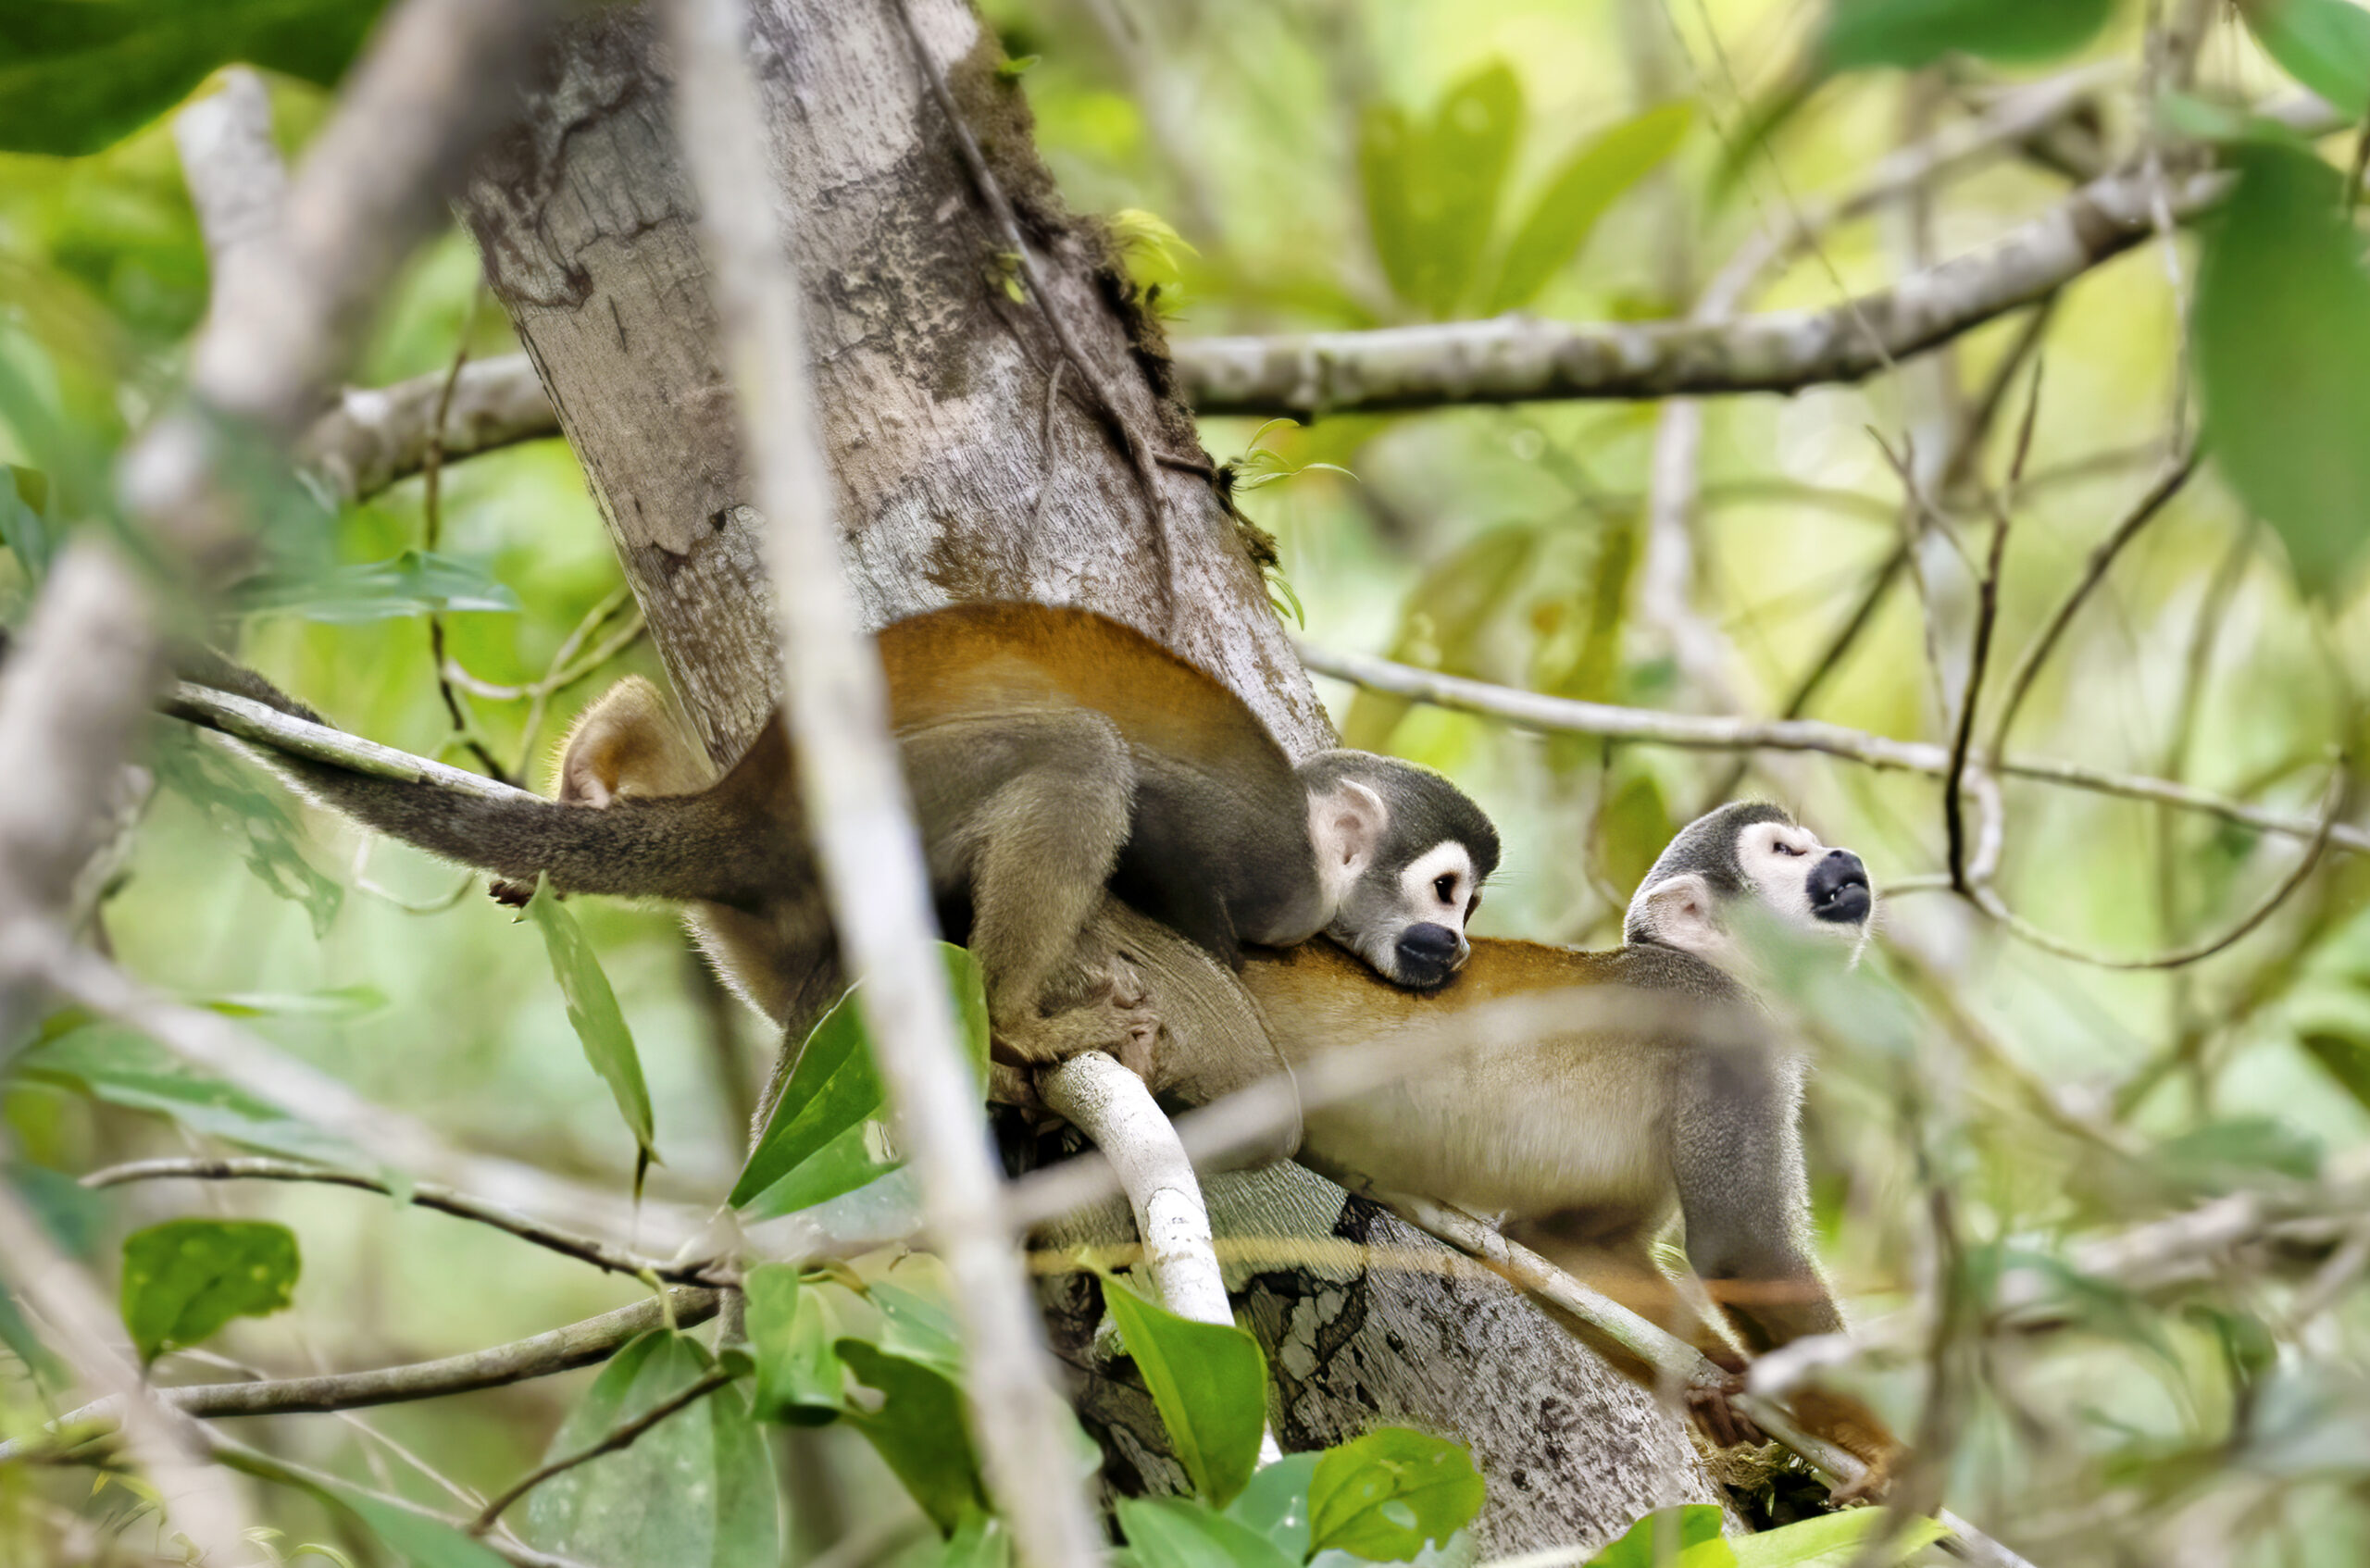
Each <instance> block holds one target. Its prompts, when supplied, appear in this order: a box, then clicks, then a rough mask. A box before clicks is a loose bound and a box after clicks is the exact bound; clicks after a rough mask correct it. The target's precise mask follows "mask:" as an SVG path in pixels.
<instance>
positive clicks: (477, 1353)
mask: <svg viewBox="0 0 2370 1568" xmlns="http://www.w3.org/2000/svg"><path fill="white" fill-rule="evenodd" d="M722 1300H723V1292H722V1291H719V1290H707V1289H701V1288H696V1287H692V1286H680V1287H677V1288H673V1289H670V1290H668V1291H667V1294H666V1298H665V1300H660V1299H659V1298H657V1297H652V1298H651V1299H649V1300H642V1301H636V1302H634V1303H633V1304H632V1305H631V1306H628V1307H619V1308H618V1309H617V1311H615V1312H608V1313H602V1314H601V1315H600V1316H598V1317H589V1318H586V1319H584V1320H583V1321H582V1322H580V1323H571V1324H569V1325H567V1326H566V1327H564V1328H555V1329H552V1330H550V1331H549V1332H547V1333H543V1334H537V1335H534V1336H532V1337H530V1338H525V1339H517V1340H513V1341H512V1342H510V1343H509V1344H506V1345H493V1346H489V1347H488V1348H487V1349H485V1350H471V1351H469V1352H468V1353H467V1354H466V1355H458V1356H446V1357H444V1358H443V1359H442V1360H439V1361H425V1362H413V1363H410V1364H408V1365H405V1366H390V1367H381V1368H380V1369H378V1370H376V1371H372V1372H331V1373H323V1374H321V1375H318V1376H313V1377H277V1378H268V1379H264V1380H261V1381H251V1382H240V1383H196V1384H188V1385H184V1386H182V1387H181V1388H158V1389H156V1390H155V1393H156V1399H157V1400H159V1401H160V1402H162V1403H164V1404H166V1405H168V1406H170V1407H171V1408H172V1409H174V1410H176V1411H179V1412H181V1413H182V1414H184V1415H190V1416H195V1417H198V1418H200V1419H204V1420H215V1419H218V1418H221V1417H224V1416H232V1415H318V1414H325V1413H327V1412H331V1411H341V1410H363V1409H367V1408H368V1407H370V1406H372V1405H393V1404H408V1403H411V1402H413V1401H416V1400H441V1399H443V1398H445V1397H446V1396H448V1395H452V1394H468V1393H474V1392H476V1391H477V1390H479V1389H480V1388H505V1387H507V1386H508V1385H510V1384H513V1383H526V1382H530V1381H532V1380H533V1379H535V1378H538V1377H550V1376H553V1375H555V1374H558V1373H562V1372H572V1371H574V1370H575V1369H576V1368H578V1367H580V1366H590V1365H592V1363H595V1362H602V1361H606V1360H608V1359H609V1357H611V1356H613V1355H615V1354H616V1353H617V1350H619V1349H620V1348H622V1347H623V1346H624V1345H625V1344H626V1343H627V1342H628V1341H630V1340H631V1339H633V1338H637V1337H638V1336H640V1335H643V1334H647V1333H649V1332H650V1331H651V1330H652V1329H654V1328H659V1327H663V1326H665V1325H667V1324H668V1323H672V1324H673V1325H675V1326H676V1327H678V1328H692V1327H696V1326H697V1325H700V1324H703V1323H705V1322H706V1321H707V1320H708V1319H710V1318H712V1317H714V1316H715V1315H716V1313H717V1307H718V1304H719V1303H720V1302H721V1301H722ZM121 1414H122V1401H121V1399H120V1398H119V1397H118V1396H110V1397H108V1398H106V1399H103V1400H95V1401H94V1402H93V1403H90V1404H87V1405H84V1406H82V1407H81V1409H80V1410H75V1411H69V1412H67V1413H66V1414H64V1415H61V1416H59V1417H58V1418H57V1419H56V1420H55V1421H53V1422H51V1423H50V1426H51V1428H52V1429H53V1430H62V1431H73V1430H74V1429H76V1428H81V1427H87V1426H89V1425H92V1424H94V1423H112V1422H115V1421H118V1420H119V1419H120V1418H121ZM77 1435H78V1436H87V1435H88V1434H87V1433H78V1434H77ZM37 1446H38V1445H36V1444H35V1443H34V1442H32V1441H31V1440H19V1441H16V1442H6V1443H0V1462H6V1461H9V1460H12V1459H19V1458H22V1457H24V1456H25V1455H26V1454H27V1453H29V1452H31V1451H33V1450H35V1449H36V1447H37Z"/></svg>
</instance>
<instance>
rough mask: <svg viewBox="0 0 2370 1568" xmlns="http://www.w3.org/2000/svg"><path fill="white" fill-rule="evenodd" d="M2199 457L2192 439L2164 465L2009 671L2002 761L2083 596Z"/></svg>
mask: <svg viewBox="0 0 2370 1568" xmlns="http://www.w3.org/2000/svg"><path fill="white" fill-rule="evenodd" d="M2197 462H2198V449H2197V447H2196V446H2195V445H2194V444H2191V446H2190V447H2189V450H2187V451H2185V452H2183V453H2181V454H2179V455H2177V457H2175V458H2174V459H2173V461H2172V462H2171V463H2170V464H2168V465H2166V467H2165V468H2164V472H2163V473H2161V474H2159V475H2158V476H2157V477H2156V481H2155V483H2153V484H2152V485H2150V486H2149V487H2148V489H2147V491H2146V492H2144V493H2142V494H2141V496H2140V497H2139V501H2138V502H2136V503H2135V504H2133V505H2132V508H2131V510H2130V511H2128V512H2127V513H2125V514H2124V516H2123V519H2122V521H2120V522H2118V523H2116V524H2115V526H2114V528H2113V529H2110V530H2109V531H2108V533H2107V536H2106V538H2104V539H2102V540H2101V541H2099V542H2098V544H2097V545H2096V546H2095V547H2094V548H2093V549H2092V550H2091V551H2090V554H2089V559H2088V560H2086V561H2085V562H2083V564H2082V575H2081V576H2080V577H2078V578H2077V579H2075V581H2074V586H2073V587H2072V588H2071V589H2069V590H2067V591H2066V594H2065V597H2064V598H2063V599H2061V600H2059V601H2058V603H2057V607H2056V608H2055V609H2053V610H2052V611H2051V612H2050V615H2049V619H2048V620H2047V621H2045V622H2043V623H2042V625H2041V628H2040V631H2039V634H2038V635H2036V636H2035V637H2034V638H2033V640H2032V641H2031V643H2030V644H2029V645H2027V647H2026V649H2025V651H2024V653H2022V654H2021V655H2020V656H2019V657H2018V658H2017V660H2016V667H2015V670H2014V671H2013V672H2012V673H2011V674H2010V675H2009V677H2008V690H2007V694H2006V695H2005V696H2003V697H2002V699H2001V700H2000V714H1999V716H1998V717H1997V718H1995V719H1993V720H1992V721H1991V740H1990V745H1989V746H1988V747H1987V748H1986V753H1987V755H1988V756H1989V757H1990V758H1991V759H1993V760H1994V761H1996V760H1997V759H1998V757H1999V755H2000V753H2001V752H2002V749H2003V748H2004V747H2005V746H2006V745H2007V743H2008V729H2009V727H2010V726H2011V725H2013V724H2015V721H2016V714H2017V711H2018V710H2019V709H2021V708H2022V707H2023V706H2024V705H2025V699H2026V697H2027V696H2028V695H2030V694H2031V691H2032V687H2033V682H2034V681H2035V680H2037V679H2039V677H2040V671H2041V666H2043V665H2044V664H2046V663H2048V661H2049V656H2050V654H2051V653H2054V652H2055V651H2056V648H2057V644H2058V641H2059V639H2061V638H2063V637H2064V635H2065V628H2067V627H2068V626H2070V625H2072V624H2073V620H2074V616H2075V613H2076V612H2077V611H2078V610H2080V609H2081V607H2082V603H2083V601H2084V600H2086V599H2088V598H2089V596H2090V591H2092V590H2093V589H2095V588H2097V587H2098V585H2099V584H2100V582H2101V581H2102V580H2103V579H2105V577H2106V575H2107V568H2108V567H2110V566H2114V561H2115V557H2116V556H2118V555H2120V554H2123V549H2124V546H2126V545H2127V544H2129V543H2130V542H2131V541H2133V540H2134V539H2137V538H2138V537H2139V531H2140V530H2141V529H2144V528H2146V527H2147V526H2148V525H2149V523H2150V522H2151V521H2152V520H2153V519H2154V518H2155V516H2157V514H2158V513H2160V512H2162V511H2163V510H2164V504H2165V503H2167V502H2169V501H2171V500H2172V499H2173V497H2174V496H2176V495H2178V494H2179V493H2180V492H2181V487H2182V486H2184V485H2186V484H2188V483H2189V476H2190V475H2191V474H2194V473H2195V472H2197Z"/></svg>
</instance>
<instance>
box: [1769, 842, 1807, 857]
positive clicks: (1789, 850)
mask: <svg viewBox="0 0 2370 1568" xmlns="http://www.w3.org/2000/svg"><path fill="white" fill-rule="evenodd" d="M1769 847H1770V848H1771V849H1774V850H1776V851H1777V852H1778V853H1779V854H1800V853H1802V851H1801V850H1798V849H1796V848H1795V847H1794V846H1793V845H1791V844H1790V843H1788V842H1786V840H1783V839H1779V840H1775V841H1774V842H1772V843H1771V844H1770V846H1769Z"/></svg>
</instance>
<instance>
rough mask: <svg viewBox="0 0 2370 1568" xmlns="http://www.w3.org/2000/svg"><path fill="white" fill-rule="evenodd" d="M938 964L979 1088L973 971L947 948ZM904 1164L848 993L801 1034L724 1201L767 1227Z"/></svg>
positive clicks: (980, 1032) (979, 1029)
mask: <svg viewBox="0 0 2370 1568" xmlns="http://www.w3.org/2000/svg"><path fill="white" fill-rule="evenodd" d="M940 956H941V957H942V959H943V960H944V961H945V964H946V976H947V985H948V987H949V989H950V991H951V994H952V995H953V997H954V1002H955V1011H956V1018H955V1021H956V1023H957V1024H958V1025H959V1026H960V1027H961V1028H962V1031H963V1044H964V1049H965V1052H966V1054H967V1056H968V1058H969V1060H970V1063H971V1066H972V1073H973V1077H974V1080H975V1081H976V1082H978V1083H979V1084H980V1085H981V1086H982V1088H983V1090H984V1086H985V1084H986V1081H987V1052H988V1026H987V999H986V992H985V990H984V989H982V987H981V985H980V982H979V965H978V964H976V963H975V962H974V961H973V960H972V958H971V955H970V954H969V953H968V952H965V951H964V950H963V949H961V948H959V947H954V946H953V945H951V944H946V943H942V944H940ZM903 1163H904V1156H903V1154H902V1153H901V1152H900V1151H898V1150H897V1148H896V1147H895V1142H894V1139H892V1137H891V1136H890V1127H889V1121H888V1110H887V1096H886V1094H885V1092H884V1091H883V1089H882V1088H881V1084H880V1075H879V1072H878V1071H877V1070H876V1069H875V1067H874V1066H873V1062H872V1047H871V1042H870V1040H869V1039H867V1036H866V1034H865V1028H864V1018H863V1014H862V1010H861V1008H860V1006H859V1004H858V999H857V996H856V993H855V992H854V991H850V992H849V993H848V994H847V995H845V996H843V997H842V998H841V999H840V1000H839V1002H838V1003H837V1004H836V1005H834V1006H833V1007H832V1008H831V1010H830V1011H829V1013H826V1014H824V1015H823V1017H822V1020H821V1021H820V1022H819V1023H817V1025H816V1026H815V1030H814V1032H813V1033H812V1034H810V1035H809V1036H807V1038H806V1044H805V1049H804V1050H802V1051H801V1052H799V1055H798V1064H797V1066H796V1067H794V1068H792V1071H791V1076H790V1081H789V1082H788V1083H787V1084H784V1085H783V1086H782V1091H781V1094H780V1097H779V1098H778V1099H777V1100H776V1101H775V1102H774V1109H773V1114H772V1115H770V1116H769V1117H768V1118H767V1122H766V1129H765V1131H764V1132H763V1133H761V1134H759V1135H758V1138H757V1143H756V1147H755V1149H753V1150H751V1151H750V1152H749V1159H748V1162H747V1164H744V1165H743V1166H742V1169H741V1176H740V1179H739V1180H738V1181H736V1182H734V1183H733V1186H732V1194H731V1198H730V1201H731V1203H732V1204H733V1206H734V1207H736V1208H739V1209H741V1210H742V1212H743V1213H745V1214H746V1215H747V1216H748V1217H750V1218H752V1219H771V1218H773V1217H774V1216H776V1215H779V1214H787V1213H796V1212H797V1211H798V1210H801V1209H805V1208H808V1207H811V1206H812V1205H814V1204H817V1203H819V1202H822V1201H824V1200H826V1199H829V1198H836V1197H838V1196H839V1195H840V1194H842V1193H843V1192H853V1191H854V1190H855V1189H856V1188H860V1187H863V1186H865V1185H866V1184H867V1183H869V1182H871V1181H874V1180H876V1179H877V1178H879V1176H883V1175H885V1174H886V1173H888V1172H890V1171H892V1170H894V1169H896V1168H897V1167H898V1166H899V1165H900V1164H903Z"/></svg>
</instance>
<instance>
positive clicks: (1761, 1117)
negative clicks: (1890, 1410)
mask: <svg viewBox="0 0 2370 1568" xmlns="http://www.w3.org/2000/svg"><path fill="white" fill-rule="evenodd" d="M1800 1100H1801V1078H1800V1068H1799V1067H1798V1066H1797V1065H1796V1064H1793V1063H1792V1062H1790V1061H1788V1060H1786V1059H1785V1058H1784V1057H1782V1056H1781V1055H1780V1054H1779V1053H1778V1052H1777V1051H1775V1050H1774V1049H1772V1048H1770V1047H1768V1046H1767V1045H1765V1044H1740V1045H1735V1046H1719V1047H1703V1048H1698V1049H1697V1050H1696V1051H1695V1052H1694V1053H1693V1056H1692V1059H1691V1060H1690V1061H1689V1062H1687V1063H1686V1064H1684V1065H1683V1066H1682V1068H1681V1070H1680V1074H1679V1081H1678V1094H1677V1098H1676V1101H1675V1103H1674V1105H1673V1113H1672V1121H1673V1126H1672V1129H1671V1165H1672V1172H1671V1174H1672V1177H1673V1180H1674V1183H1675V1185H1676V1186H1677V1188H1678V1201H1679V1212H1680V1213H1681V1215H1682V1216H1683V1217H1684V1219H1685V1222H1686V1226H1687V1256H1688V1262H1689V1263H1690V1264H1691V1265H1692V1266H1693V1268H1694V1270H1695V1272H1696V1274H1697V1275H1698V1276H1701V1277H1702V1279H1703V1283H1704V1288H1705V1290H1706V1292H1707V1293H1708V1294H1709V1295H1710V1296H1711V1298H1712V1300H1713V1302H1714V1304H1715V1306H1716V1307H1717V1308H1718V1310H1719V1311H1720V1313H1722V1315H1723V1316H1724V1317H1725V1318H1726V1320H1727V1322H1728V1325H1729V1326H1730V1327H1731V1328H1732V1329H1733V1330H1734V1331H1735V1333H1736V1336H1737V1338H1738V1339H1739V1340H1740V1341H1741V1342H1742V1343H1743V1344H1744V1345H1745V1347H1746V1348H1747V1349H1748V1350H1752V1351H1753V1352H1754V1353H1755V1354H1758V1353H1760V1352H1761V1351H1764V1350H1771V1349H1774V1348H1776V1347H1777V1346H1779V1345H1784V1344H1789V1343H1790V1342H1792V1341H1793V1340H1796V1339H1802V1338H1809V1337H1810V1336H1812V1335H1816V1334H1836V1333H1841V1332H1843V1331H1844V1323H1843V1315H1842V1313H1840V1312H1839V1311H1838V1310H1837V1308H1836V1305H1835V1297H1834V1294H1833V1293H1832V1292H1831V1291H1830V1290H1829V1289H1828V1288H1827V1280H1826V1278H1825V1276H1822V1275H1821V1274H1820V1272H1819V1268H1818V1263H1817V1262H1816V1260H1815V1258H1814V1257H1813V1255H1812V1252H1811V1249H1810V1244H1809V1237H1808V1229H1809V1224H1808V1216H1807V1215H1806V1214H1805V1213H1803V1210H1802V1195H1803V1194H1804V1193H1805V1192H1806V1191H1807V1190H1808V1180H1807V1178H1806V1176H1805V1175H1804V1173H1803V1169H1802V1141H1801V1137H1800V1134H1799V1133H1798V1131H1797V1130H1796V1128H1797V1124H1798V1122H1799V1119H1800V1117H1799V1102H1800ZM1715 1359H1717V1357H1716V1356H1715ZM1791 1400H1792V1404H1793V1407H1794V1413H1795V1415H1796V1416H1797V1417H1798V1418H1799V1419H1800V1420H1801V1421H1802V1425H1804V1426H1806V1427H1808V1428H1809V1429H1810V1430H1811V1431H1813V1432H1815V1433H1816V1434H1817V1435H1818V1436H1820V1437H1826V1438H1827V1439H1828V1440H1830V1441H1832V1442H1835V1443H1838V1444H1840V1445H1841V1446H1842V1447H1843V1448H1844V1449H1846V1450H1850V1451H1851V1452H1852V1454H1853V1455H1854V1456H1855V1457H1857V1458H1859V1459H1861V1460H1864V1461H1865V1462H1867V1463H1868V1465H1869V1466H1870V1471H1869V1475H1868V1477H1867V1478H1866V1479H1865V1481H1864V1483H1863V1486H1864V1487H1865V1488H1867V1489H1871V1490H1873V1489H1875V1488H1877V1487H1880V1486H1881V1484H1882V1476H1883V1475H1884V1472H1885V1469H1886V1467H1887V1466H1888V1465H1889V1464H1890V1462H1891V1460H1892V1459H1893V1457H1894V1456H1895V1455H1896V1454H1897V1453H1898V1452H1899V1450H1900V1447H1901V1445H1900V1442H1899V1440H1898V1439H1897V1438H1895V1437H1893V1435H1892V1433H1891V1432H1890V1429H1888V1428H1887V1426H1886V1425H1885V1423H1884V1419H1883V1418H1882V1417H1881V1416H1879V1415H1877V1413H1876V1412H1875V1411H1873V1410H1870V1409H1869V1408H1868V1407H1867V1406H1866V1405H1865V1404H1864V1403H1862V1402H1861V1401H1860V1400H1856V1399H1853V1398H1852V1397H1851V1396H1850V1395H1848V1394H1842V1393H1838V1392H1836V1391H1834V1390H1831V1389H1827V1388H1815V1387H1810V1388H1799V1389H1796V1390H1795V1391H1794V1392H1793V1394H1792V1396H1791Z"/></svg>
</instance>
